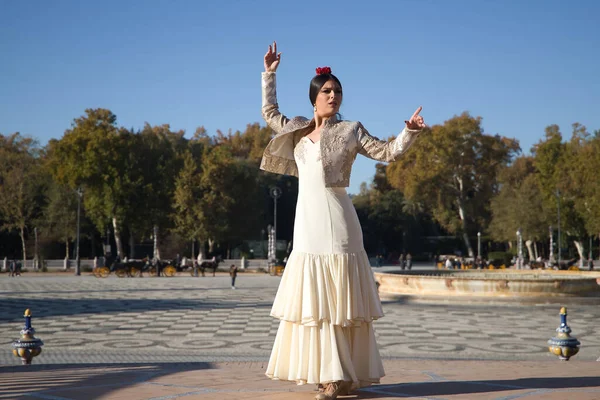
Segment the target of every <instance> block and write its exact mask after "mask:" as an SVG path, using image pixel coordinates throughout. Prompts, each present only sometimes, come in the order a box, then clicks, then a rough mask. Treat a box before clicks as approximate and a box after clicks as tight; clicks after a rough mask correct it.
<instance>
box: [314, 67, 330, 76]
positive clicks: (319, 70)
mask: <svg viewBox="0 0 600 400" xmlns="http://www.w3.org/2000/svg"><path fill="white" fill-rule="evenodd" d="M316 71H317V75H323V74H331V68H329V67H318V68H317V70H316Z"/></svg>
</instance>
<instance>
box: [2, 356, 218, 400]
mask: <svg viewBox="0 0 600 400" xmlns="http://www.w3.org/2000/svg"><path fill="white" fill-rule="evenodd" d="M211 368H213V366H212V365H211V364H210V363H202V362H200V363H183V364H160V363H157V364H118V365H116V364H81V365H77V366H74V365H69V364H65V365H60V364H58V365H29V366H14V367H0V399H14V398H21V396H28V397H29V396H31V397H33V398H36V397H37V398H46V399H48V398H60V399H71V398H73V399H84V398H85V399H97V398H106V397H109V396H110V394H111V393H113V392H114V391H116V390H124V389H127V388H128V387H130V386H133V385H138V384H141V383H144V382H146V381H148V380H150V379H156V378H160V377H163V376H166V375H170V374H174V373H181V372H192V373H193V372H195V371H198V372H199V373H200V371H203V370H208V369H211Z"/></svg>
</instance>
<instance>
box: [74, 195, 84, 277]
mask: <svg viewBox="0 0 600 400" xmlns="http://www.w3.org/2000/svg"><path fill="white" fill-rule="evenodd" d="M82 196H83V189H81V186H80V187H78V188H77V241H76V245H75V275H77V276H79V275H81V260H80V259H79V230H80V221H81V197H82Z"/></svg>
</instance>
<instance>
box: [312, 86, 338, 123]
mask: <svg viewBox="0 0 600 400" xmlns="http://www.w3.org/2000/svg"><path fill="white" fill-rule="evenodd" d="M341 105H342V88H341V87H340V86H339V85H338V84H337V83H336V81H334V80H333V79H330V80H328V81H327V82H325V84H324V85H323V87H322V88H321V90H319V94H317V100H316V101H315V106H316V107H317V111H316V114H317V115H318V116H319V117H322V118H328V117H331V116H332V115H335V114H337V113H338V112H339V110H340V106H341Z"/></svg>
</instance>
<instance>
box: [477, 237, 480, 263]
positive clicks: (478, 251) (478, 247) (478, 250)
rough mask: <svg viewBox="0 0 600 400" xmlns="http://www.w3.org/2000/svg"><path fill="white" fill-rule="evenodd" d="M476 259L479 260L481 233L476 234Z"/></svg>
mask: <svg viewBox="0 0 600 400" xmlns="http://www.w3.org/2000/svg"><path fill="white" fill-rule="evenodd" d="M477 258H479V259H481V232H477Z"/></svg>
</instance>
